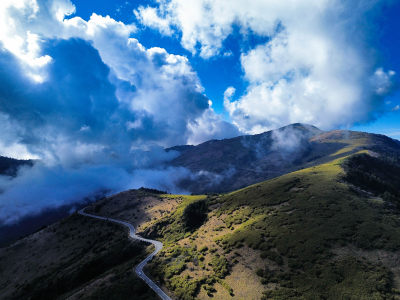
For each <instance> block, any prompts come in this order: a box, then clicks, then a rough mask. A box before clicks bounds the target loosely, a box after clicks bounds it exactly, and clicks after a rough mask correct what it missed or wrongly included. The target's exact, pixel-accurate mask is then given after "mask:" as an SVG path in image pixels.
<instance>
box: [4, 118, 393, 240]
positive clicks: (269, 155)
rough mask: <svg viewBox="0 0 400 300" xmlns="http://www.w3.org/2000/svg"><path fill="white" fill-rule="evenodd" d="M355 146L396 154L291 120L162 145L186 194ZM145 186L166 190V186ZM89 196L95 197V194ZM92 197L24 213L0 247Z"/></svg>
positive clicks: (232, 185)
mask: <svg viewBox="0 0 400 300" xmlns="http://www.w3.org/2000/svg"><path fill="white" fill-rule="evenodd" d="M360 150H371V151H373V152H378V153H384V154H385V155H386V154H388V153H389V154H391V155H392V154H393V153H399V152H400V142H399V141H397V140H393V139H391V138H388V137H386V136H383V135H376V134H369V133H362V132H354V131H347V130H335V131H329V132H324V131H322V130H320V129H318V128H316V127H314V126H311V125H306V124H299V123H296V124H292V125H288V126H285V127H282V128H280V129H277V130H272V131H268V132H264V133H262V134H257V135H244V136H239V137H235V138H231V139H223V140H211V141H208V142H205V143H202V144H200V145H197V146H191V145H187V146H176V147H172V148H168V149H166V151H167V152H170V153H171V151H176V152H177V153H176V155H175V158H174V159H173V160H171V161H169V162H167V164H168V165H169V166H173V167H178V168H177V169H178V170H182V169H181V168H184V169H185V170H187V171H185V172H183V174H186V175H185V176H183V177H182V176H181V177H178V178H181V179H180V180H178V181H177V182H176V183H175V184H177V189H180V190H184V191H186V192H188V193H192V194H205V193H221V192H229V191H233V190H236V189H239V188H243V187H245V186H248V185H250V184H254V183H257V182H261V181H264V180H267V179H270V178H274V177H277V176H280V175H282V174H286V173H289V172H292V171H295V170H300V169H303V168H306V167H310V166H314V165H318V164H321V163H324V162H328V161H331V160H332V159H335V158H340V157H344V156H347V155H349V154H352V153H356V152H357V151H360ZM3 160H4V161H5V162H7V163H8V165H7V166H9V168H8V169H4V170H5V171H4V172H5V174H10V172H11V173H13V174H14V175H16V173H15V172H16V168H17V166H20V165H25V166H26V165H27V166H28V167H29V166H30V165H32V162H31V161H18V160H12V159H8V158H3ZM10 162H11V163H10ZM105 176H106V174H105ZM174 179H175V178H174V177H172V178H171V180H174ZM147 187H150V188H161V189H163V190H167V191H168V187H167V186H157V185H156V186H151V185H150V186H147ZM94 196H96V197H97V198H98V197H101V194H97V195H94ZM96 197H95V198H92V200H90V198H85V199H75V201H74V202H73V203H71V204H68V203H67V204H65V205H60V206H58V207H57V208H51V209H44V210H42V211H41V212H40V213H39V214H34V215H29V216H27V217H25V218H22V219H21V220H20V221H19V222H17V223H15V224H11V225H8V226H1V227H0V245H4V244H6V243H8V242H9V241H12V240H14V239H16V238H18V237H20V236H23V235H26V234H30V233H32V232H34V231H36V230H38V229H39V228H40V227H42V226H45V225H47V224H50V223H52V222H54V221H56V220H58V219H60V218H62V217H65V216H67V215H68V214H69V213H70V211H71V209H72V210H75V209H76V208H77V207H81V206H82V205H85V204H86V203H88V202H90V201H93V200H94V199H96ZM27 200H29V199H27ZM55 200H57V199H55ZM32 201H34V199H32Z"/></svg>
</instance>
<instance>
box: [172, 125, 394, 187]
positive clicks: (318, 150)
mask: <svg viewBox="0 0 400 300" xmlns="http://www.w3.org/2000/svg"><path fill="white" fill-rule="evenodd" d="M362 149H369V150H373V151H381V152H382V151H385V152H399V151H400V142H398V141H395V140H392V139H390V138H388V137H385V136H382V135H375V134H368V133H362V132H353V131H344V130H337V131H331V132H323V131H321V130H319V129H318V128H316V127H314V126H310V125H305V124H292V125H289V126H286V127H283V128H280V129H278V130H273V131H268V132H265V133H262V134H257V135H248V136H240V137H236V138H232V139H226V140H212V141H208V142H205V143H203V144H200V145H198V146H178V147H173V148H170V149H167V150H168V151H171V150H175V151H178V152H179V153H180V154H179V156H178V157H177V158H175V159H174V160H173V161H172V162H171V165H174V166H182V167H186V168H188V169H190V170H191V171H192V172H193V174H194V175H193V176H192V177H191V178H186V179H185V180H183V181H182V182H181V183H180V186H181V187H182V188H184V189H186V190H188V191H190V192H192V193H195V194H201V193H210V192H228V191H232V190H235V189H239V188H242V187H245V186H248V185H250V184H253V183H256V182H260V181H263V180H266V179H270V178H274V177H277V176H280V175H282V174H286V173H288V172H292V171H296V170H300V169H303V168H306V167H310V166H313V165H318V164H321V163H324V162H328V161H331V160H332V159H333V158H339V157H343V156H345V155H348V154H351V153H355V152H357V151H359V150H362Z"/></svg>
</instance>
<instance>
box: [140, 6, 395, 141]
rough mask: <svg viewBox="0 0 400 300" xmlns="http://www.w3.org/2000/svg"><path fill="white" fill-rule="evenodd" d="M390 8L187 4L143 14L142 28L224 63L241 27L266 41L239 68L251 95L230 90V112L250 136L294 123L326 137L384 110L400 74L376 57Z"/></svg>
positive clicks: (227, 100) (148, 9)
mask: <svg viewBox="0 0 400 300" xmlns="http://www.w3.org/2000/svg"><path fill="white" fill-rule="evenodd" d="M387 4H390V1H385V0H381V1H378V0H357V1H340V0H334V1H330V0H322V1H321V0H296V1H290V4H288V3H287V2H285V1H275V0H272V1H265V0H255V1H250V2H249V1H242V0H233V1H231V0H230V1H228V0H221V1H208V0H201V1H186V0H162V1H158V5H157V6H156V7H143V6H142V7H139V8H138V9H137V10H136V11H135V14H136V16H137V18H138V20H139V21H140V22H141V23H142V24H144V25H146V26H149V27H151V28H154V29H157V30H159V31H160V32H161V33H163V34H165V35H171V34H173V33H174V32H175V33H178V34H180V38H181V44H182V46H183V47H184V48H186V49H187V50H189V51H191V52H192V53H193V54H194V55H196V54H199V55H200V56H201V57H203V58H210V57H214V56H217V55H221V54H222V53H224V52H225V51H226V50H229V49H226V48H225V44H224V42H225V41H226V39H227V38H228V36H229V35H231V34H234V28H235V27H239V28H240V32H241V35H242V36H243V37H246V36H247V35H248V34H255V35H258V36H261V37H265V38H266V39H267V41H266V42H264V43H261V44H258V45H256V46H255V47H254V48H253V49H250V50H249V51H247V52H242V53H241V57H240V61H241V65H242V69H243V73H244V78H245V80H247V83H248V87H247V90H246V91H245V92H244V94H243V95H239V96H238V97H237V98H235V97H234V94H233V93H232V92H233V91H234V87H229V88H228V89H227V92H226V95H225V109H226V110H227V111H228V112H229V115H230V117H231V119H232V121H233V123H234V124H235V125H237V126H238V127H239V129H240V130H242V131H243V132H247V133H260V132H262V131H265V130H267V129H272V128H276V127H279V126H282V125H286V124H289V123H295V122H303V123H309V124H313V125H316V126H319V127H321V128H324V129H330V128H334V127H338V126H350V125H352V124H353V123H354V122H362V121H366V120H368V119H369V118H371V117H372V114H371V112H372V111H374V110H375V112H376V110H379V109H380V108H381V107H380V105H381V104H382V101H381V100H382V99H383V97H384V96H385V95H387V94H388V93H389V92H390V91H391V89H392V87H393V80H394V78H395V72H394V71H392V70H385V69H383V68H382V67H381V66H379V65H378V63H377V57H376V56H375V55H374V53H373V52H374V51H373V50H372V49H371V47H372V45H370V44H369V43H372V41H373V38H372V36H373V35H374V28H373V27H372V26H370V25H368V24H370V23H369V22H372V20H373V16H374V12H377V13H378V12H379V10H380V8H381V7H382V5H387Z"/></svg>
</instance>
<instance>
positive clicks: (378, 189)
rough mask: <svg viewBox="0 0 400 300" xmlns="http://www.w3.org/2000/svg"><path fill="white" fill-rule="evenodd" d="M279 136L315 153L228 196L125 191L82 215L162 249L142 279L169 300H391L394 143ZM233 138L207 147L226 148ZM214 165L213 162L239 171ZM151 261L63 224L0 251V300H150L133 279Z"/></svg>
mask: <svg viewBox="0 0 400 300" xmlns="http://www.w3.org/2000/svg"><path fill="white" fill-rule="evenodd" d="M289 128H290V130H289V131H293V130H294V132H296V133H298V132H299V131H300V132H302V131H304V136H305V137H304V138H303V135H301V137H302V138H301V139H299V140H300V142H299V143H297V142H296V143H295V146H296V147H292V145H293V143H291V144H287V143H286V144H285V145H286V146H285V147H289V148H290V147H292V149H291V151H292V155H294V156H298V157H301V156H303V154H304V153H306V152H304V150H303V149H304V148H303V146H299V145H303V144H304V145H305V147H306V148H307V147H313V146H315V147H320V149H323V150H324V151H325V152H324V151H322V150H321V151H320V152H321V153H325V154H324V155H322V156H320V157H319V158H315V159H313V160H311V161H308V162H306V163H305V165H306V167H304V168H302V169H300V170H296V171H289V172H287V173H285V174H283V175H280V176H275V177H274V178H272V179H269V180H265V181H261V182H257V183H255V184H253V185H250V186H247V187H244V188H242V189H238V190H235V191H232V192H228V193H215V194H208V195H190V196H189V195H171V194H165V193H163V192H158V191H155V190H148V189H140V190H129V191H125V192H122V193H119V194H116V195H113V196H110V197H106V198H103V199H101V200H99V201H96V202H95V203H92V204H91V205H90V206H89V207H88V208H87V209H86V211H87V212H89V213H92V214H96V215H100V216H104V217H107V218H116V219H120V220H125V221H128V222H130V223H132V224H134V225H135V226H136V227H137V229H138V231H139V234H141V235H142V236H145V237H147V238H151V239H156V240H159V241H161V242H162V243H163V245H164V248H163V249H162V251H161V252H160V253H159V254H158V255H157V256H156V257H155V258H154V259H153V260H152V261H151V262H150V263H149V264H148V265H147V267H145V269H144V272H145V273H146V274H148V275H149V276H150V277H151V278H152V279H153V281H154V282H156V283H157V284H158V285H159V286H160V287H162V288H163V289H164V290H165V291H168V293H169V294H170V295H171V296H172V298H174V299H232V298H233V299H399V298H400V292H399V291H400V267H399V263H398V262H399V260H400V252H399V249H400V143H399V142H398V141H396V140H393V139H390V138H388V137H385V136H382V135H373V134H367V133H361V132H352V131H331V132H321V131H319V130H318V129H316V128H313V127H311V128H309V127H308V126H305V125H301V124H295V125H292V126H291V127H289ZM287 130H288V129H287V128H286V129H281V130H280V131H281V132H280V133H282V132H284V133H285V132H286V131H287ZM285 134H286V133H285ZM262 136H270V139H271V140H273V141H275V140H278V141H279V138H277V137H276V136H277V135H276V133H273V132H270V133H265V134H261V135H257V136H255V138H254V139H259V140H258V141H260V140H267V139H268V138H262ZM242 139H244V138H243V137H239V138H236V139H230V140H225V141H213V142H207V143H210V144H213V143H222V144H226V143H227V142H230V143H231V144H230V145H231V147H232V148H234V147H233V146H234V145H236V146H238V147H241V146H240V144H242V142H240V143H237V140H239V141H241V140H242ZM248 139H250V140H251V141H253V144H252V145H256V144H257V142H254V140H252V138H248ZM283 141H286V140H285V139H283ZM207 143H205V144H206V146H207V147H210V148H209V149H212V147H211V146H210V145H208V144H207ZM228 144H229V143H228ZM265 145H266V148H267V146H268V147H269V148H268V149H271V147H272V146H271V145H270V144H269V143H267V142H265ZM200 146H201V145H200ZM196 147H199V146H191V147H183V148H182V147H178V148H175V151H177V150H179V149H181V151H182V152H181V155H183V154H185V153H189V152H191V151H194V150H195V149H196ZM202 147H205V146H204V145H203V146H202ZM197 149H201V147H200V148H197ZM242 149H243V148H242ZM286 150H288V149H286ZM215 151H217V150H215ZM223 151H228V150H225V149H224V150H223ZM233 151H236V153H237V155H240V154H241V152H240V151H237V150H235V149H233ZM273 151H277V150H273ZM273 151H271V152H273ZM298 151H299V152H301V153H300V154H299V153H298ZM313 151H315V150H312V149H311V150H310V152H309V153H314V152H313ZM265 152H266V153H267V154H266V155H265V156H268V155H272V154H271V152H269V151H268V150H265ZM199 153H200V152H199ZM203 153H205V152H203ZM223 153H224V155H225V153H226V152H223ZM288 153H290V152H288ZM275 154H276V153H275ZM204 155H205V154H204ZM224 155H223V156H221V157H220V159H219V160H217V159H216V160H215V163H218V161H224V164H227V163H230V164H236V165H238V164H237V162H236V161H235V160H236V159H235V157H234V156H233V157H231V159H230V162H229V160H227V159H226V157H225V156H224ZM276 155H277V154H276ZM307 155H310V154H307ZM268 157H276V156H268ZM209 158H210V159H212V155H210V157H209ZM178 159H179V157H178ZM289 159H290V158H289ZM262 160H263V159H261V158H260V161H262ZM202 161H204V160H203V159H199V160H198V163H199V165H200V163H201V162H202ZM248 163H250V164H251V163H252V162H251V161H249V162H248ZM221 165H223V163H221ZM293 165H294V164H293ZM211 167H212V166H211V164H210V168H211ZM250 174H251V173H250ZM231 178H232V177H231ZM151 251H152V248H151V247H150V246H148V245H147V244H143V243H138V242H135V241H132V240H130V239H129V238H128V235H127V232H126V230H125V229H124V227H121V226H117V225H113V224H112V223H110V222H107V221H102V220H93V219H90V218H88V217H84V216H81V215H78V214H73V215H71V216H69V217H67V218H65V219H63V220H62V221H59V222H56V223H54V224H53V225H50V226H48V227H46V228H43V229H42V230H40V231H38V232H36V233H34V234H32V235H29V236H27V237H25V238H23V239H20V240H19V241H17V242H15V243H13V244H11V245H9V246H7V247H4V248H0V298H1V299H78V298H79V299H126V298H128V297H131V298H135V299H153V298H154V299H155V298H156V297H155V295H154V293H153V292H152V291H151V290H150V289H149V288H148V287H147V286H146V285H145V284H144V283H143V282H142V281H141V280H140V279H139V278H138V277H137V276H136V275H135V274H134V272H133V271H132V267H133V266H134V265H136V264H138V263H139V262H140V261H141V260H142V259H143V258H144V257H145V256H146V254H148V253H150V252H151Z"/></svg>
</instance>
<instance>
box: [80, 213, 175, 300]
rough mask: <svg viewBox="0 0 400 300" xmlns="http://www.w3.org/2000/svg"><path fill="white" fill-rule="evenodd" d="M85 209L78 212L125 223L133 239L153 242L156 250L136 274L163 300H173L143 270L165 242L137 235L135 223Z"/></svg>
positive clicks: (137, 268) (139, 265) (140, 265)
mask: <svg viewBox="0 0 400 300" xmlns="http://www.w3.org/2000/svg"><path fill="white" fill-rule="evenodd" d="M84 210H85V208H82V209H81V210H80V211H78V213H79V214H80V215H82V216H86V217H91V218H95V219H100V220H104V221H110V222H114V223H118V224H121V225H124V226H126V227H128V228H129V236H130V237H131V238H133V239H135V240H139V241H143V242H146V243H151V244H153V245H154V247H155V250H154V251H153V253H151V254H150V255H149V256H147V257H146V258H145V259H144V260H143V261H142V262H141V263H140V264H138V265H137V266H136V268H135V272H136V274H137V275H138V276H139V277H140V278H142V279H143V280H144V281H145V282H146V283H147V285H148V286H149V287H150V288H151V289H152V290H153V291H155V292H156V293H157V295H158V296H159V297H160V298H161V299H163V300H171V298H170V297H169V296H168V295H167V294H166V293H164V292H163V290H162V289H161V288H160V287H159V286H158V285H157V284H155V283H154V281H152V280H151V279H150V278H149V277H147V275H146V274H144V272H143V268H144V266H145V265H146V264H147V263H148V262H149V261H151V260H152V258H153V257H154V256H155V255H156V254H157V253H158V252H160V250H161V249H162V247H163V244H162V243H161V242H159V241H155V240H149V239H145V238H142V237H141V236H139V235H137V234H136V230H135V227H133V225H132V224H130V223H128V222H125V221H121V220H117V219H113V218H106V217H101V216H96V215H92V214H88V213H85V211H84Z"/></svg>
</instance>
